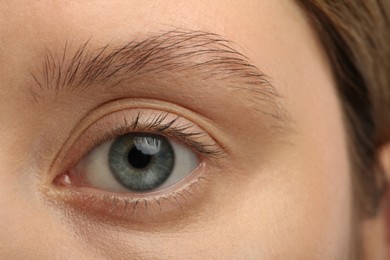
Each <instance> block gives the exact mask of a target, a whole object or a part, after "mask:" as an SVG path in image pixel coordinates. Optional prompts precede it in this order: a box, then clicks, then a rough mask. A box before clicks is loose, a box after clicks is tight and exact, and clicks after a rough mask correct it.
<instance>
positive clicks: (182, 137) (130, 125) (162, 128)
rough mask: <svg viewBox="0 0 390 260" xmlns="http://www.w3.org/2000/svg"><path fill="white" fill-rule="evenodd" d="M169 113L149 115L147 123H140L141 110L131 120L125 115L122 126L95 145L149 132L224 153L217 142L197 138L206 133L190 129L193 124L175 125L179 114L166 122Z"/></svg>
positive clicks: (214, 153) (207, 151) (210, 153)
mask: <svg viewBox="0 0 390 260" xmlns="http://www.w3.org/2000/svg"><path fill="white" fill-rule="evenodd" d="M168 115H169V114H168V113H164V112H160V113H158V114H152V115H151V116H148V117H147V119H146V121H147V122H148V121H150V122H149V123H146V124H144V123H140V121H143V120H141V119H142V118H143V114H142V113H141V112H139V113H138V114H137V116H136V117H135V118H134V120H133V121H131V122H128V121H127V119H126V117H124V118H123V126H122V127H119V128H114V129H112V130H111V131H110V132H108V133H106V134H104V135H103V137H102V138H101V139H95V140H94V146H98V145H99V144H101V143H103V142H105V141H108V140H110V139H112V138H115V137H117V136H119V135H123V134H126V133H129V132H133V133H135V132H147V133H154V134H158V135H164V136H165V137H169V138H174V139H177V140H178V141H180V142H183V143H184V144H186V145H188V146H189V147H190V148H192V149H193V150H194V151H195V152H197V153H198V154H203V155H206V156H209V157H217V158H218V157H220V156H222V155H223V153H224V152H223V151H222V149H220V148H219V147H217V146H216V145H215V144H205V143H204V142H201V141H198V140H197V139H199V138H201V137H202V136H204V135H205V134H204V133H202V132H197V131H190V129H191V128H192V126H191V125H183V126H177V125H175V123H177V122H178V121H179V120H180V117H179V116H176V117H175V118H174V119H170V120H169V121H168V122H164V121H166V120H167V117H168ZM151 117H153V118H151Z"/></svg>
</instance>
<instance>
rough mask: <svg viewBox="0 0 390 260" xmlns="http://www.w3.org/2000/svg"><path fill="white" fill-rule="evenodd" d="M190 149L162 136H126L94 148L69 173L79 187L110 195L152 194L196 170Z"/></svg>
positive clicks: (196, 161) (130, 134) (196, 159)
mask: <svg viewBox="0 0 390 260" xmlns="http://www.w3.org/2000/svg"><path fill="white" fill-rule="evenodd" d="M199 163H200V162H199V159H198V157H197V155H196V154H195V152H193V151H192V149H190V148H188V147H186V145H183V144H180V143H179V142H176V141H173V140H170V139H168V138H166V137H164V136H161V135H156V134H148V133H128V134H125V135H121V136H119V137H117V138H115V139H113V140H110V141H107V142H105V143H103V144H101V145H99V146H97V147H96V148H94V149H93V150H92V151H91V152H89V154H87V156H86V157H85V158H83V159H82V160H81V161H80V162H79V163H78V164H77V165H76V166H75V167H74V169H73V170H72V173H73V175H74V176H77V178H78V179H79V180H80V182H81V183H82V184H83V185H86V186H90V187H93V188H100V189H103V190H107V191H114V192H129V191H130V192H136V193H144V192H154V191H159V190H162V189H165V188H169V187H171V186H173V185H175V184H176V183H179V182H180V181H182V180H184V179H185V178H186V177H187V176H189V175H190V174H191V173H192V172H193V171H194V170H195V169H196V168H197V166H199Z"/></svg>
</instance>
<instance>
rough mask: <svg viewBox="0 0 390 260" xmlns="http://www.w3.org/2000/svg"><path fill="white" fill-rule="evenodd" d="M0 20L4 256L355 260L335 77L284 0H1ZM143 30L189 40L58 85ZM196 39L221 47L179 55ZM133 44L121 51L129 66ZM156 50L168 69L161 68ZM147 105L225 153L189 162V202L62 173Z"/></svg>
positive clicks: (300, 15)
mask: <svg viewBox="0 0 390 260" xmlns="http://www.w3.org/2000/svg"><path fill="white" fill-rule="evenodd" d="M0 13H1V15H0V35H1V37H0V119H1V124H0V133H1V136H2V138H1V139H0V147H1V148H0V206H1V208H2V209H1V211H0V227H1V228H0V258H6V259H10V258H11V259H12V258H16V259H22V258H28V259H52V258H56V259H80V258H83V259H96V258H110V259H114V258H115V259H159V258H161V259H176V258H177V259H199V258H208V259H214V258H215V259H356V255H355V253H354V252H356V251H357V249H356V248H355V236H356V234H357V232H356V229H359V227H360V224H357V225H356V224H354V223H355V222H356V221H355V220H356V216H354V214H355V213H354V209H353V204H354V203H353V197H352V187H351V185H352V184H351V183H352V182H351V176H352V174H353V173H352V172H351V165H350V163H349V156H348V153H347V143H346V133H345V129H344V126H343V119H342V112H341V108H340V103H339V100H338V98H337V96H336V91H335V81H334V78H333V76H332V74H331V68H330V65H329V62H328V59H327V58H326V55H325V52H324V50H323V49H322V47H321V44H320V43H319V40H318V39H317V37H316V34H315V32H314V30H313V29H312V28H311V27H310V25H309V22H308V21H307V19H306V18H305V14H304V12H303V11H302V10H301V9H300V8H299V7H298V6H297V5H296V4H294V2H293V1H283V0H278V1H275V0H259V1H250V0H246V1H242V0H240V1H233V0H231V1H230V0H223V1H203V0H199V1H174V0H169V1H166V0H164V1H136V0H134V1H133V0H129V1H17V2H16V1H1V2H0ZM164 35H165V36H164ZM167 35H168V36H167ZM183 35H184V36H183ZM205 35H206V36H205ZM188 36H190V37H188ZM191 36H193V37H192V38H191ZM153 37H157V38H158V40H159V41H160V42H159V43H160V44H161V45H159V46H162V47H164V48H166V47H167V46H168V44H167V42H169V41H172V43H174V42H175V41H178V40H179V39H182V40H185V43H183V44H182V45H180V47H181V48H178V50H176V49H175V48H174V49H173V50H171V51H170V52H164V51H162V55H163V56H162V57H160V58H157V59H156V60H154V61H151V62H149V63H148V64H146V65H145V66H144V67H143V68H141V69H140V70H139V71H138V74H137V73H134V74H133V78H131V79H127V80H122V79H123V77H124V75H121V76H120V77H119V78H120V79H121V80H120V81H119V82H117V81H115V80H107V81H106V82H104V78H105V77H107V75H105V76H104V77H103V76H102V78H101V79H102V80H101V81H97V80H90V81H91V82H89V83H88V88H78V86H79V85H80V84H81V83H80V82H81V81H80V80H78V79H74V80H73V81H72V82H73V83H72V84H71V83H69V82H70V81H69V80H68V81H67V80H65V79H64V74H65V72H64V71H66V70H67V69H68V70H70V69H69V66H70V65H69V64H70V63H71V59H72V57H77V54H75V53H77V51H78V50H79V51H80V50H82V48H81V47H80V46H83V45H85V49H84V52H83V54H82V55H85V57H87V56H88V55H92V56H93V55H95V56H94V57H96V55H97V54H98V53H99V50H102V48H104V47H105V46H107V51H106V52H104V54H107V53H110V52H111V53H112V51H113V50H115V48H118V46H123V45H126V44H129V42H132V41H133V43H132V44H133V45H131V44H130V47H131V48H133V47H134V46H136V45H137V44H139V43H140V42H142V41H143V40H145V39H149V40H150V39H151V38H153ZM180 37H181V38H180ZM183 37H184V38H183ZM219 37H222V38H219ZM217 39H223V40H222V41H221V42H219V41H218V40H217ZM224 39H227V41H229V42H226V41H225V40H224ZM86 42H87V44H86ZM210 42H211V43H210ZM230 42H231V43H230ZM202 43H205V44H206V47H207V48H210V49H213V50H215V49H217V50H221V49H223V50H224V51H223V52H222V54H221V52H216V51H214V52H210V53H209V52H207V51H204V52H203V53H202V54H199V53H197V54H195V55H194V54H191V55H190V54H188V50H191V49H194V50H198V51H199V50H204V49H202V48H203V46H200V45H199V44H202ZM151 44H152V45H153V43H151ZM187 44H188V45H187ZM196 44H198V45H196ZM195 45H196V46H198V47H194V46H195ZM140 46H141V52H142V50H144V49H145V48H150V44H149V45H148V44H144V45H142V44H141V45H140ZM183 46H184V47H183ZM155 47H156V46H155ZM80 48H81V49H80ZM230 48H234V51H233V50H232V51H233V52H232V53H229V51H228V50H231V49H230ZM154 50H155V49H154ZM132 51H133V52H130V54H131V55H129V54H127V56H126V55H125V54H124V53H121V55H122V56H120V57H122V58H123V59H126V60H127V59H130V61H131V62H132V64H134V63H135V62H137V60H136V58H134V57H135V55H136V54H135V53H134V48H133V49H132ZM183 52H184V53H185V55H184V57H185V58H179V59H177V57H181V56H180V54H183ZM237 52H239V53H241V54H242V55H245V56H246V57H243V56H241V54H238V53H237ZM64 53H65V55H64ZM198 54H199V55H198ZM164 55H165V56H168V58H169V59H170V58H171V57H172V56H175V55H176V56H175V57H176V58H175V60H174V61H175V66H176V65H177V66H176V67H174V68H172V67H171V68H164V69H163V70H160V71H159V72H157V69H158V68H159V66H160V65H161V64H160V63H164V61H163V60H164V57H165V56H164ZM224 55H225V56H226V55H228V58H229V59H228V61H229V62H225V63H217V64H214V65H213V64H211V65H210V64H209V63H212V62H210V61H211V60H213V59H217V60H218V61H219V62H220V61H221V58H222V57H225V56H224ZM45 57H46V58H47V59H46V61H45ZM50 57H53V58H52V59H51V58H50ZM63 57H64V58H63ZM82 57H84V56H82ZM105 57H106V56H105ZM182 57H183V56H182ZM116 58H118V57H116ZM118 59H119V58H118ZM118 59H113V60H118ZM237 59H239V60H237ZM53 61H54V63H53ZM57 61H58V63H56V62H57ZM60 61H63V64H62V67H61V68H59V64H61V62H60ZM113 62H114V61H113ZM186 62H187V63H186ZM166 63H167V62H165V63H164V64H165V65H164V66H167V64H166ZM239 63H240V64H241V63H244V64H249V63H250V64H252V65H253V66H255V67H256V68H254V67H253V66H252V65H251V66H246V67H245V65H244V66H242V64H241V65H239ZM44 64H46V67H45V65H44ZM53 64H55V65H53ZM188 64H190V65H188ZM191 64H192V65H191ZM194 64H195V66H194ZM197 64H203V65H202V66H198V65H197ZM205 64H206V65H205ZM121 66H124V65H123V63H122V65H121ZM161 66H162V65H161ZM180 66H185V67H186V69H183V70H181V69H180V68H181V67H180ZM210 66H211V67H210ZM110 69H111V71H113V68H110ZM235 69H236V70H235ZM237 69H238V70H237ZM211 71H215V73H211ZM237 71H238V72H237ZM260 71H261V72H260ZM46 72H49V73H46ZM132 72H133V71H132ZM141 72H142V73H141ZM241 72H242V73H241ZM50 73H51V74H50ZM58 73H64V74H61V76H58ZM248 74H250V76H248ZM115 75H117V74H115ZM245 75H246V76H248V78H249V80H245V79H244V78H245ZM264 75H266V76H264ZM58 78H60V79H63V81H61V80H58ZM75 78H76V77H75ZM92 78H93V79H94V77H92ZM58 81H60V82H61V84H59V85H61V86H62V87H58V88H56V87H55V86H56V82H58ZM107 83H110V86H111V88H107V87H103V84H106V85H107ZM69 85H72V86H69ZM57 86H58V85H57ZM150 111H164V112H165V113H169V115H173V116H174V117H180V118H183V119H182V120H183V122H184V120H185V121H186V122H187V123H188V124H192V125H194V127H193V128H196V129H199V131H202V132H204V134H203V136H204V140H203V141H204V142H206V143H207V142H214V143H216V146H218V147H219V148H218V149H220V150H222V151H223V152H222V154H223V155H222V156H211V155H201V156H200V157H201V158H200V159H199V160H200V161H201V162H202V163H201V166H200V167H199V168H198V169H197V170H196V172H194V175H195V176H198V175H197V174H199V176H202V177H198V178H195V177H194V178H192V179H191V177H190V181H193V182H194V180H193V179H195V182H194V183H195V184H194V183H193V185H190V187H188V189H187V190H186V192H187V193H188V194H187V193H186V194H184V193H185V192H182V193H181V191H182V190H183V187H181V186H185V185H186V183H185V181H184V182H183V183H182V184H180V185H176V186H175V187H173V188H168V189H167V190H166V191H165V190H163V191H159V193H163V194H164V193H166V194H170V193H171V194H173V195H172V196H170V195H166V197H167V198H168V199H165V200H162V199H161V200H159V198H160V197H164V196H165V195H161V194H157V195H145V196H144V195H142V196H141V197H142V198H141V199H137V200H131V199H129V200H123V197H126V198H132V197H131V196H135V195H134V194H133V195H132V194H131V193H127V192H123V191H121V192H107V191H105V190H104V189H101V188H96V187H95V188H87V187H80V186H78V185H77V184H75V183H72V181H71V180H70V179H69V178H68V177H69V176H65V177H64V175H61V174H62V173H64V171H66V169H65V168H66V167H69V166H72V163H73V164H77V162H78V161H81V160H82V159H83V158H84V157H85V153H86V152H88V151H84V150H85V149H89V150H92V149H93V148H94V145H93V142H92V141H91V140H92V139H97V138H100V137H98V136H96V135H98V134H100V135H104V133H106V132H110V131H113V130H112V129H111V128H113V127H114V126H115V125H117V124H122V123H123V119H125V121H127V120H128V121H129V122H131V120H132V118H134V115H137V113H138V112H140V113H141V114H144V115H146V114H148V113H149V112H150ZM114 112H115V113H114ZM111 114H112V116H111V117H105V116H106V115H111ZM168 117H169V116H168ZM101 118H104V119H102V120H103V123H96V122H98V121H99V120H100V119H101ZM144 118H145V117H144ZM140 120H141V121H142V120H144V121H145V120H146V121H147V119H142V117H141V119H140ZM111 138H115V136H112V137H111ZM184 145H185V144H184ZM175 189H177V190H180V189H181V191H177V192H176V193H175ZM107 194H110V195H107ZM178 194H180V195H178ZM111 195H114V197H111ZM176 195H177V196H176ZM137 196H138V195H137ZM153 196H155V198H153ZM171 197H173V198H172V199H170V198H171ZM134 201H136V202H134ZM153 201H158V203H157V202H154V203H153ZM156 205H158V206H156ZM156 207H159V208H156ZM378 223H380V221H378ZM378 223H377V222H375V221H374V222H372V223H371V222H370V225H371V227H372V226H373V227H375V228H371V229H372V230H374V229H376V230H381V229H380V226H378V225H379V224H378ZM357 226H359V227H357ZM373 232H374V231H372V232H371V231H369V232H366V233H365V234H366V237H367V238H369V239H370V240H372V238H373V237H375V236H376V235H377V234H373ZM381 243H382V240H380V239H379V242H378V243H376V244H375V245H371V244H369V243H368V242H367V241H365V240H364V239H363V244H365V245H369V246H367V254H368V256H369V257H370V258H369V259H382V258H381V257H382V256H383V255H384V248H383V247H382V244H381ZM373 246H375V247H376V248H375V249H373V248H372V247H373Z"/></svg>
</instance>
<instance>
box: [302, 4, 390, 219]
mask: <svg viewBox="0 0 390 260" xmlns="http://www.w3.org/2000/svg"><path fill="white" fill-rule="evenodd" d="M298 2H299V4H300V5H301V6H302V7H303V8H304V9H305V10H306V12H307V13H308V16H309V18H310V20H311V22H312V24H313V26H314V28H315V29H316V30H317V32H318V36H319V38H320V40H321V41H322V43H323V45H324V48H325V50H326V51H327V53H328V56H329V59H330V62H331V63H332V66H333V69H334V71H333V72H334V75H335V78H336V81H337V89H338V94H339V98H340V99H341V103H342V106H343V109H344V115H345V120H346V128H347V131H348V134H349V143H350V155H351V159H352V163H353V165H354V174H353V182H354V197H355V198H356V202H357V203H358V210H359V211H360V212H361V213H363V214H362V215H363V216H373V215H375V214H376V212H377V210H378V206H379V203H380V200H381V198H382V195H383V193H384V190H385V186H386V185H385V184H386V182H385V178H384V174H383V172H382V171H381V169H380V167H379V166H378V165H379V164H378V159H377V150H378V148H379V146H381V144H383V143H384V142H386V141H388V140H390V1H389V0H339V1H334V0H300V1H298Z"/></svg>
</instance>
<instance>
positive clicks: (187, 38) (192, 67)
mask: <svg viewBox="0 0 390 260" xmlns="http://www.w3.org/2000/svg"><path fill="white" fill-rule="evenodd" d="M90 42H91V39H89V40H88V41H86V42H85V43H84V44H82V45H81V46H80V47H79V48H78V49H76V51H75V52H74V53H73V54H71V53H70V51H69V46H68V45H69V44H68V41H67V42H66V43H65V47H64V50H63V51H62V54H61V55H54V54H53V53H52V52H51V51H50V50H49V49H48V48H45V52H44V63H43V66H42V69H41V71H40V73H39V74H36V73H35V74H34V73H31V75H32V77H33V79H34V81H35V82H36V83H37V84H36V85H37V86H38V89H30V90H31V91H30V92H31V94H32V96H33V98H34V100H35V101H37V102H39V100H41V99H44V97H45V95H44V93H45V92H47V91H54V93H59V92H61V91H64V92H66V93H69V92H75V91H84V90H86V89H89V88H91V87H92V86H94V85H101V86H106V88H108V89H110V88H112V87H115V86H116V85H119V84H121V83H122V82H126V81H129V80H130V81H131V80H135V79H137V80H139V79H142V78H149V77H157V76H160V75H166V74H167V73H170V74H172V75H175V77H184V78H185V77H187V78H189V77H195V78H197V79H199V80H209V79H213V80H221V81H224V82H225V83H228V84H226V85H227V86H228V87H230V88H234V89H237V90H243V91H249V92H250V93H251V95H250V97H251V98H248V99H249V101H251V102H254V103H256V104H259V103H261V104H264V103H273V104H275V100H276V99H277V98H278V97H280V95H279V93H278V92H277V91H276V89H275V88H274V87H273V86H272V85H271V83H270V82H269V77H268V76H266V75H265V74H264V73H262V72H261V71H260V70H259V69H258V68H257V67H256V66H254V65H253V64H251V63H250V61H249V59H248V58H247V57H246V56H245V55H243V54H241V53H240V52H238V51H237V50H235V49H234V48H233V46H234V43H232V42H231V41H229V40H227V39H224V38H223V37H222V36H220V35H218V34H215V33H211V32H206V31H193V30H183V29H176V30H172V31H167V32H163V33H158V34H153V35H150V36H147V37H144V38H143V39H142V38H141V39H135V40H132V41H130V42H128V43H126V44H122V45H121V44H119V45H117V44H113V43H109V44H107V45H105V46H104V47H102V48H98V49H92V48H91V47H90ZM277 107H278V108H280V107H281V106H280V105H277ZM271 116H273V117H276V118H278V117H279V116H277V115H276V114H271Z"/></svg>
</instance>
